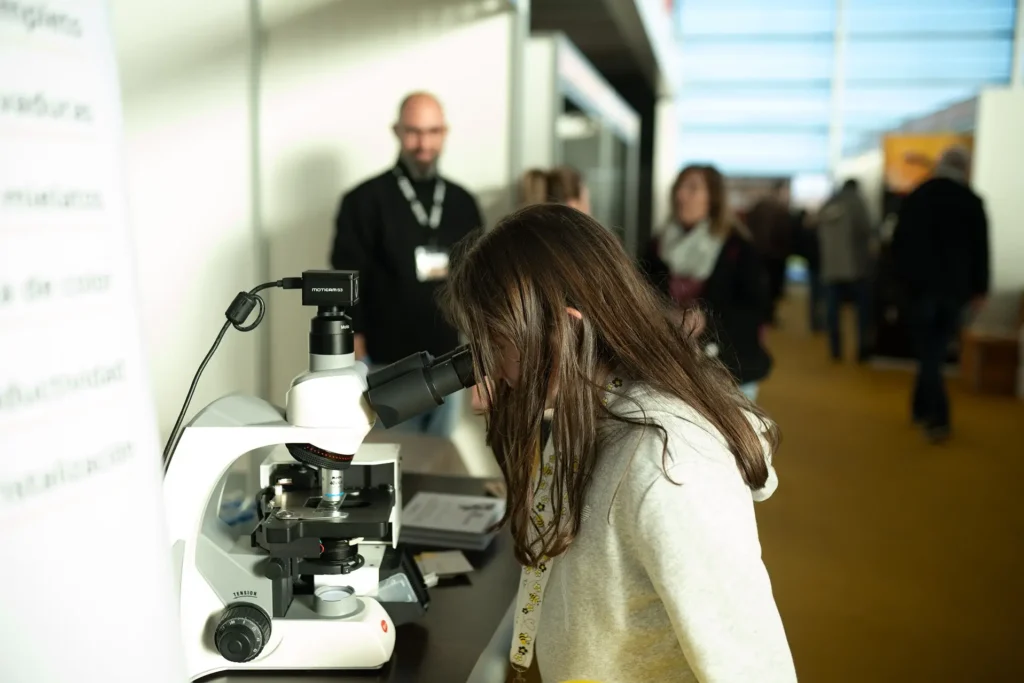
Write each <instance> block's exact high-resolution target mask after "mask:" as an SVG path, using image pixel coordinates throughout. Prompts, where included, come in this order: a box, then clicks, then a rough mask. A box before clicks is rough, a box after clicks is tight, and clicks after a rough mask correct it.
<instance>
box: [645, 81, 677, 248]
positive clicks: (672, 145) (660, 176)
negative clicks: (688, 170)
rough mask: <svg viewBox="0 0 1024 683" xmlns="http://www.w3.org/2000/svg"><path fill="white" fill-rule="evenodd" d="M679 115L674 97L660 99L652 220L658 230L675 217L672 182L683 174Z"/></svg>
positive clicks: (656, 119) (656, 134)
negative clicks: (672, 212) (679, 147)
mask: <svg viewBox="0 0 1024 683" xmlns="http://www.w3.org/2000/svg"><path fill="white" fill-rule="evenodd" d="M678 144H679V117H678V115H677V114H676V102H675V98H674V97H672V96H664V97H660V98H659V99H658V102H657V104H655V109H654V168H653V170H652V184H653V188H654V190H653V193H652V198H651V201H652V202H654V206H653V207H652V210H651V219H652V222H653V230H654V232H655V233H657V232H658V231H660V230H661V228H662V227H664V225H665V224H666V222H667V221H668V220H669V218H670V217H671V216H670V215H669V214H670V208H671V203H670V197H669V195H670V194H671V192H672V183H674V182H675V179H676V175H677V174H678V173H679V171H680V170H681V169H680V166H679V150H678Z"/></svg>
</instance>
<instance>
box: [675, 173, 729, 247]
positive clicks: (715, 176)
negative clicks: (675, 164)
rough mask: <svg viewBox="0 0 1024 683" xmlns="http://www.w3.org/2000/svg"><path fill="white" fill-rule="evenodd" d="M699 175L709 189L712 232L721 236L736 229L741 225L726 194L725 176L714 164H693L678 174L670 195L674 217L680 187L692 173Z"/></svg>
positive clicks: (709, 219)
mask: <svg viewBox="0 0 1024 683" xmlns="http://www.w3.org/2000/svg"><path fill="white" fill-rule="evenodd" d="M694 174H696V175H699V176H700V177H701V179H702V180H703V181H704V186H705V187H707V189H708V222H709V223H710V228H711V233H712V234H714V235H718V236H720V237H725V236H727V235H728V234H729V233H730V232H732V231H733V230H734V229H736V228H737V227H739V226H738V225H737V221H736V220H735V219H734V218H733V216H732V213H731V212H730V211H729V200H728V196H727V195H726V189H725V177H724V176H723V175H722V174H721V172H720V171H719V170H718V169H717V168H715V167H714V166H710V165H706V164H691V165H689V166H686V167H685V168H683V170H681V171H680V172H679V175H677V176H676V180H675V182H674V183H672V194H671V196H670V197H669V203H670V209H671V213H670V214H669V215H670V216H672V218H673V219H676V214H677V211H676V195H678V194H679V188H680V187H681V186H682V184H683V183H684V182H685V181H686V179H687V178H689V177H690V176H691V175H694Z"/></svg>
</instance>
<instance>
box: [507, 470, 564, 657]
mask: <svg viewBox="0 0 1024 683" xmlns="http://www.w3.org/2000/svg"><path fill="white" fill-rule="evenodd" d="M538 465H539V467H538V468H537V486H536V489H535V491H536V495H535V496H534V498H533V510H532V515H533V521H534V523H535V524H536V525H537V527H538V528H540V529H544V528H546V527H547V525H549V524H551V523H552V513H551V508H552V506H551V491H552V483H551V480H552V477H553V476H554V473H555V469H554V467H553V466H552V465H551V464H550V463H549V462H544V458H543V457H542V456H541V455H540V454H539V453H538ZM551 564H552V558H549V557H547V556H544V557H541V558H540V561H539V562H538V563H537V564H536V566H533V567H523V570H522V574H521V577H520V580H519V592H518V594H517V596H516V614H515V621H514V623H515V628H514V634H513V638H512V649H511V651H510V653H509V659H510V660H511V662H512V667H513V668H514V669H515V670H516V671H517V672H524V671H526V670H527V669H529V668H530V664H531V662H533V641H534V639H535V638H536V636H537V626H538V624H540V608H541V602H542V599H543V597H544V588H545V587H546V586H547V585H548V577H549V576H550V575H551V572H550V569H551Z"/></svg>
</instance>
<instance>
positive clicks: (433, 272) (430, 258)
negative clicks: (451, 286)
mask: <svg viewBox="0 0 1024 683" xmlns="http://www.w3.org/2000/svg"><path fill="white" fill-rule="evenodd" d="M446 277H448V252H447V251H446V250H444V249H438V248H437V247H416V279H417V280H419V281H420V282H432V281H435V280H444V279H445V278H446Z"/></svg>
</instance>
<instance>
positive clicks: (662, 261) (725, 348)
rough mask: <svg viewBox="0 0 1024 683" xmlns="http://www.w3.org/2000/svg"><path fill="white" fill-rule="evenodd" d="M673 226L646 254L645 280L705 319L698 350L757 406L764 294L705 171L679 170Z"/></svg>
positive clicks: (759, 271)
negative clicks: (701, 312) (713, 360)
mask: <svg viewBox="0 0 1024 683" xmlns="http://www.w3.org/2000/svg"><path fill="white" fill-rule="evenodd" d="M672 210H673V211H672V215H673V220H672V221H671V222H670V223H669V225H668V226H667V228H666V229H665V230H664V231H663V232H662V233H661V234H660V235H658V236H657V237H655V238H654V239H653V240H652V241H651V244H650V246H649V249H648V253H647V255H646V259H645V261H646V265H647V270H648V275H649V276H650V277H651V279H652V280H653V281H654V283H655V284H657V285H659V286H660V287H661V288H662V290H663V291H664V292H666V293H667V294H668V295H669V296H670V297H672V299H673V300H674V301H675V302H676V303H677V304H678V305H679V306H681V307H683V308H690V307H693V306H697V305H699V304H703V307H704V308H705V309H706V311H707V313H708V322H707V327H708V330H707V334H706V335H705V339H706V345H705V351H706V352H707V353H708V354H709V355H712V356H718V357H719V358H720V359H721V360H722V362H723V363H724V364H725V366H726V367H727V368H729V371H730V372H731V373H732V375H733V377H734V378H735V379H736V381H737V382H739V384H740V389H741V390H742V391H743V393H744V394H746V395H747V397H748V398H750V399H751V400H756V399H757V393H758V387H759V385H760V382H761V381H762V380H763V379H764V378H765V377H767V376H768V373H769V372H770V371H771V366H772V360H771V356H770V355H769V354H768V351H767V350H766V349H765V347H764V344H763V343H762V329H763V327H764V325H765V323H766V322H767V321H766V319H765V317H766V314H765V312H766V311H768V310H769V308H770V306H769V300H770V293H769V291H768V282H767V276H766V274H765V271H764V268H763V266H762V264H761V262H760V258H759V257H758V255H757V251H756V249H755V247H754V244H753V242H752V241H751V239H750V237H749V234H748V233H747V230H746V228H745V227H744V226H743V225H742V224H740V223H739V222H737V221H736V220H735V219H734V218H733V217H732V215H731V214H730V212H729V207H728V205H727V202H726V191H725V180H724V178H723V177H722V174H721V173H719V172H718V170H717V169H715V168H714V167H713V166H687V167H686V168H684V169H683V170H682V171H681V172H680V173H679V176H678V177H677V178H676V181H675V183H674V184H673V186H672Z"/></svg>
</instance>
